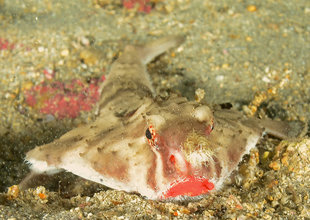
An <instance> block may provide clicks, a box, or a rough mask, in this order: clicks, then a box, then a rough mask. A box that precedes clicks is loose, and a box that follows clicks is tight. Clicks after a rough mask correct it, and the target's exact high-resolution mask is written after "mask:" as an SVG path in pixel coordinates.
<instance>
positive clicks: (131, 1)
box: [123, 0, 152, 14]
mask: <svg viewBox="0 0 310 220" xmlns="http://www.w3.org/2000/svg"><path fill="white" fill-rule="evenodd" d="M136 4H138V7H139V8H138V11H139V12H144V13H147V14H148V13H150V12H151V10H152V7H151V5H149V0H123V7H124V8H127V9H132V8H134V7H135V5H136Z"/></svg>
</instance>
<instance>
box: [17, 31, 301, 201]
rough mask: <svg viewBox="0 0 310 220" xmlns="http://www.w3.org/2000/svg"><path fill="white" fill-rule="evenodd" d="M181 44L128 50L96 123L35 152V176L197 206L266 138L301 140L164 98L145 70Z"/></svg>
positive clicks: (286, 127)
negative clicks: (62, 175)
mask: <svg viewBox="0 0 310 220" xmlns="http://www.w3.org/2000/svg"><path fill="white" fill-rule="evenodd" d="M183 41H184V37H182V36H168V37H164V38H161V39H158V40H155V41H153V42H150V43H148V44H146V45H144V46H141V45H135V46H133V45H129V46H126V47H125V49H124V52H123V53H122V54H121V55H120V56H119V58H118V59H117V60H116V61H115V62H114V63H113V64H112V65H111V68H110V72H109V75H108V76H107V79H106V81H105V82H104V83H103V85H102V88H101V97H100V101H99V103H98V116H97V118H96V120H95V121H94V122H92V123H90V124H87V125H84V126H80V127H78V128H75V129H73V130H71V131H69V132H67V133H65V134H64V135H63V136H61V137H60V138H59V139H57V140H54V141H53V142H51V143H48V144H45V145H42V146H38V147H36V148H34V149H33V150H31V151H29V152H28V153H27V154H26V158H25V160H26V161H27V162H28V163H29V164H30V169H31V172H32V174H30V176H31V175H33V174H48V175H51V174H55V173H57V172H60V171H63V170H65V171H68V172H72V173H74V174H75V175H77V176H80V177H83V178H85V179H87V180H91V181H94V182H97V183H100V184H103V185H105V186H108V187H110V188H112V189H116V190H124V191H126V192H136V193H139V194H141V195H142V196H144V197H146V198H148V199H152V200H181V199H183V200H184V199H195V198H201V197H202V196H204V195H207V194H208V193H209V192H215V191H217V190H219V189H220V188H221V187H222V185H223V183H224V181H225V180H226V179H227V178H228V177H229V176H230V175H231V173H232V171H234V170H236V169H237V168H238V164H239V163H240V161H241V160H242V157H243V156H244V155H245V154H248V153H249V151H250V150H251V149H252V148H253V147H255V145H256V143H257V142H258V140H259V139H260V138H261V137H262V135H264V134H266V133H269V134H272V135H275V136H277V137H279V138H288V137H293V136H296V135H297V133H294V132H295V131H296V129H295V128H294V126H292V125H291V124H290V123H288V122H281V121H272V120H269V119H265V120H260V119H258V118H248V117H245V116H244V115H243V114H242V113H240V112H237V111H235V110H230V109H221V108H210V107H209V106H208V105H206V104H202V103H198V102H196V101H189V100H187V99H186V98H184V97H180V96H177V95H173V94H172V95H171V96H170V97H169V98H161V97H158V96H157V95H156V93H155V90H154V88H153V86H152V82H151V79H150V77H149V75H148V73H147V71H146V64H147V63H149V62H150V61H151V60H152V59H154V58H155V57H156V56H158V55H160V54H162V53H164V52H165V51H167V50H169V49H171V48H174V47H177V46H179V45H180V44H181V43H182V42H183ZM29 178H30V177H28V178H27V177H26V178H25V180H24V181H22V182H21V184H20V187H21V188H25V186H26V185H27V181H28V180H29Z"/></svg>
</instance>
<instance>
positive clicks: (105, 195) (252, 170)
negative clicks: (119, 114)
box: [0, 0, 310, 219]
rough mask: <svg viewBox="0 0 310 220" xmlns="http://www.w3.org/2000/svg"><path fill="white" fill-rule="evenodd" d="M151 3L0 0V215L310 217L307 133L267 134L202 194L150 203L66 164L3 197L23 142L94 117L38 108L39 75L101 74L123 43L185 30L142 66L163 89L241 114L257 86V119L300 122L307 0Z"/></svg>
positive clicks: (309, 13)
mask: <svg viewBox="0 0 310 220" xmlns="http://www.w3.org/2000/svg"><path fill="white" fill-rule="evenodd" d="M151 3H152V6H153V8H152V10H151V12H150V13H140V12H137V11H136V10H127V9H125V8H123V7H122V4H121V3H120V2H119V1H108V0H106V1H104V0H102V1H100V0H98V1H90V0H89V1H87V0H75V1H61V0H59V1H58V0H54V1H47V0H44V1H40V0H37V1H36V0H33V1H31V0H26V1H21V0H20V1H19V0H10V1H9V0H1V1H0V39H2V43H1V44H0V48H1V50H0V76H1V77H0V88H1V90H0V120H1V122H0V174H1V178H0V219H104V218H107V219H170V218H175V219H190V218H194V219H208V218H211V217H214V218H215V219H248V218H258V219H303V218H304V219H309V218H310V159H309V158H310V139H308V138H309V136H307V135H306V136H305V137H303V138H298V139H295V140H288V141H283V142H280V140H277V139H274V138H271V137H265V138H264V139H263V140H262V141H261V142H260V143H259V144H258V148H257V149H254V150H253V151H252V152H251V155H250V156H247V157H245V159H244V161H243V162H242V164H241V167H240V168H239V173H237V174H236V176H235V179H236V180H238V181H235V182H233V183H230V184H228V185H227V186H225V187H224V188H223V189H222V190H221V191H220V192H217V193H211V194H210V195H208V196H206V197H205V198H203V199H202V200H199V201H185V202H182V203H174V202H166V203H163V202H159V201H149V200H146V199H144V198H142V197H141V196H139V195H136V194H128V193H125V192H119V191H115V190H111V189H107V188H105V187H104V186H99V185H94V184H92V183H90V182H88V181H83V180H81V179H79V178H76V177H75V176H73V175H70V174H66V173H64V174H60V175H58V176H56V177H54V178H53V179H52V180H50V181H48V184H45V185H44V187H42V186H41V187H39V188H33V189H29V190H28V191H25V192H22V193H19V194H18V195H17V197H16V198H11V199H9V198H8V196H7V194H6V192H7V190H8V187H10V186H12V185H14V184H18V183H19V182H20V181H21V180H22V178H23V177H24V176H25V175H26V174H27V173H28V172H29V169H28V167H27V165H26V164H25V163H24V162H23V157H24V155H25V153H26V152H27V151H28V150H30V149H32V148H34V147H35V146H37V145H40V144H43V143H48V142H50V141H52V140H53V139H55V138H56V137H59V136H60V135H61V134H63V133H65V132H66V131H68V130H70V129H72V128H74V127H76V126H78V125H80V124H83V123H87V122H89V121H91V120H93V119H94V114H93V112H91V111H89V112H82V113H81V114H80V115H79V117H77V118H75V119H70V118H69V119H68V118H64V119H57V118H55V117H54V116H51V115H45V114H42V113H40V106H39V104H38V105H36V106H34V107H31V106H29V105H28V104H27V103H26V97H25V94H26V91H27V90H29V89H32V88H34V86H36V85H40V83H41V82H42V81H45V82H46V83H47V85H48V83H52V82H53V81H61V82H70V80H72V79H80V80H81V81H83V82H87V80H88V79H89V78H93V77H97V78H100V76H101V75H105V74H107V73H108V71H107V70H108V68H109V65H110V64H111V62H112V61H113V59H115V57H116V56H117V55H118V53H119V52H120V51H121V50H122V48H124V46H125V45H126V44H129V43H137V42H139V43H141V42H146V41H149V40H151V39H155V38H158V37H160V36H165V35H172V34H183V35H185V36H186V37H187V40H186V42H185V43H184V44H183V45H182V46H181V47H180V48H179V49H178V50H174V51H173V50H172V51H170V52H169V53H166V54H165V55H163V56H161V57H160V58H158V59H156V60H155V62H153V63H151V64H150V65H149V72H150V73H151V76H152V78H153V81H154V86H155V87H156V90H157V91H158V93H160V94H162V95H169V92H171V91H173V92H176V93H179V94H182V95H184V96H186V97H188V98H189V99H193V98H194V92H195V90H196V89H197V88H201V89H204V90H205V92H206V95H205V101H206V102H208V103H210V104H219V103H231V104H233V106H234V108H236V109H239V110H240V111H244V112H246V108H245V107H246V106H249V104H250V103H251V102H253V100H254V99H255V98H254V97H255V94H267V97H265V98H263V100H262V102H261V103H258V104H256V106H257V107H258V110H257V112H256V113H255V117H257V116H259V117H271V118H274V119H277V120H301V121H305V122H308V121H309V119H310V73H309V70H310V62H309V61H310V1H308V0H283V1H276V0H266V1H255V0H252V1H251V0H245V1H239V0H238V1H235V0H227V1H223V0H221V1H210V0H193V1H191V0H177V1H165V0H153V1H151ZM5 40H6V41H5ZM1 45H2V46H1ZM13 45H14V46H13ZM44 70H45V71H44ZM53 71H54V72H55V74H54V75H52V74H50V73H52V72H53ZM257 97H258V96H257ZM257 97H256V98H257ZM44 98H47V97H44ZM308 135H309V133H308ZM40 193H41V194H40Z"/></svg>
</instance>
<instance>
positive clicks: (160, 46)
mask: <svg viewBox="0 0 310 220" xmlns="http://www.w3.org/2000/svg"><path fill="white" fill-rule="evenodd" d="M184 40H185V37H184V36H178V35H176V36H167V37H163V38H160V39H158V40H155V41H153V42H150V43H148V44H146V45H145V46H143V47H141V50H140V58H141V62H142V63H143V64H147V63H149V62H150V61H151V60H153V59H154V58H155V57H157V56H158V55H160V54H162V53H164V52H165V51H167V50H169V49H170V48H173V47H178V46H180V45H181V44H182V43H183V42H184Z"/></svg>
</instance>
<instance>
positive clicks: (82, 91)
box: [25, 76, 105, 119]
mask: <svg viewBox="0 0 310 220" xmlns="http://www.w3.org/2000/svg"><path fill="white" fill-rule="evenodd" d="M104 79H105V78H104V76H103V77H101V79H92V80H90V82H89V83H85V82H83V81H81V80H79V79H73V80H72V81H71V82H69V83H64V82H61V81H54V82H52V83H46V82H42V83H40V84H39V85H36V86H34V87H33V88H31V89H29V90H27V91H25V97H26V103H27V104H28V105H29V106H31V107H33V108H36V109H39V111H40V112H41V113H43V114H51V115H54V116H55V117H56V118H58V119H62V118H75V117H77V116H78V115H79V114H80V112H81V111H90V110H91V109H92V107H93V105H94V104H95V103H96V102H97V101H98V100H99V91H98V90H99V83H100V82H102V81H104Z"/></svg>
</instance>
